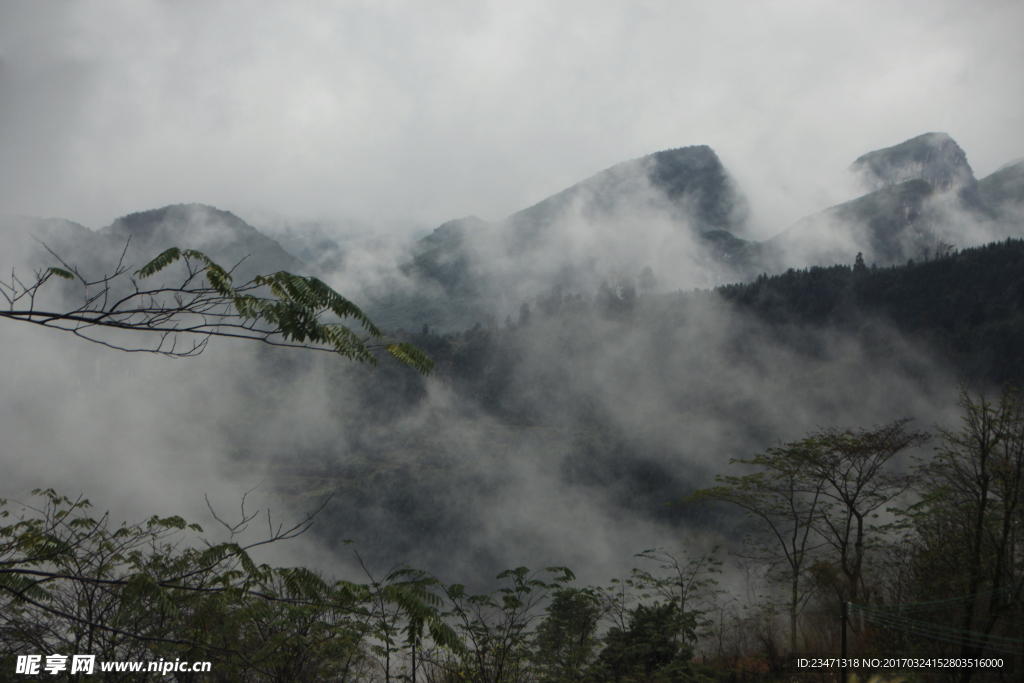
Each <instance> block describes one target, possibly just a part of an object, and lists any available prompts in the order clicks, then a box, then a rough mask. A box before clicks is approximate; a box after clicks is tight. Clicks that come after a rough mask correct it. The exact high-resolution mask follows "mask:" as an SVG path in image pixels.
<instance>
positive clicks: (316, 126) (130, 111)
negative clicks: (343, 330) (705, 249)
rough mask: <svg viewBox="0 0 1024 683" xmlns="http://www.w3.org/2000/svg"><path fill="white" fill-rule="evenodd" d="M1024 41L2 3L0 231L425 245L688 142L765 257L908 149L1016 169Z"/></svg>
mask: <svg viewBox="0 0 1024 683" xmlns="http://www.w3.org/2000/svg"><path fill="white" fill-rule="evenodd" d="M1021 27H1024V3H1021V2H1011V1H1007V2H978V1H977V0H974V1H973V2H960V1H956V2H952V1H947V2H939V1H936V0H928V1H925V2H893V1H892V0H887V1H885V2H864V1H860V0H858V1H857V2H767V1H765V0H752V1H747V2H682V1H675V2H673V1H666V2H656V1H651V2H638V1H636V0H633V1H630V2H603V1H595V0H586V1H581V2H552V0H543V1H540V2H531V1H527V0H516V1H515V2H511V1H507V2H481V1H478V0H472V1H466V2H454V1H453V2H429V3H428V2H382V1H381V0H373V1H370V2H357V1H351V2H333V3H329V2H323V1H316V2H294V1H293V2H287V3H285V2H254V1H246V2H241V1H236V2H215V1H209V0H203V1H202V2H199V1H194V2H155V1H141V0H126V1H124V2H113V1H110V2H108V1H103V2H88V1H81V2H74V3H68V2H60V3H46V2H6V1H5V2H2V4H0V60H2V61H0V212H2V213H22V214H30V215H41V216H60V217H64V218H69V219H72V220H75V221H78V222H81V223H83V224H85V225H87V226H89V227H92V228H99V227H102V226H104V225H106V224H108V223H110V222H111V221H112V220H113V219H114V218H116V217H117V216H119V215H123V214H126V213H130V212H134V211H141V210H146V209H150V208H156V207H159V206H163V205H166V204H171V203H179V202H202V203H207V204H212V205H214V206H216V207H218V208H221V209H226V210H229V211H233V212H235V213H237V214H239V215H241V216H243V217H248V218H250V219H251V220H256V219H257V218H258V217H259V216H270V215H272V216H279V217H284V218H288V219H294V220H304V219H325V218H326V219H338V220H342V219H357V220H359V221H362V222H364V223H365V224H367V225H372V226H377V228H378V229H385V228H394V227H395V226H404V227H406V228H413V227H418V228H420V229H423V228H429V227H434V226H436V225H437V224H439V223H441V222H443V221H445V220H448V219H451V218H455V217H460V216H465V215H469V214H476V215H478V216H480V217H482V218H485V219H489V220H494V219H499V218H502V217H504V216H506V215H508V214H509V213H511V212H513V211H515V210H518V209H521V208H524V207H526V206H528V205H530V204H533V203H535V202H537V201H539V200H540V199H543V198H544V197H545V196H548V195H550V194H553V193H554V192H557V191H559V190H561V189H563V188H565V187H567V186H569V185H571V184H573V183H575V182H577V181H579V180H581V179H583V178H585V177H587V176H589V175H592V174H593V173H596V172H597V171H600V170H602V169H604V168H606V167H608V166H611V165H613V164H615V163H618V162H620V161H624V160H627V159H630V158H634V157H638V156H642V155H645V154H649V153H651V152H654V151H657V150H661V149H666V148H672V147H681V146H686V145H694V144H708V145H711V146H712V147H713V148H714V149H715V150H716V151H717V152H718V153H719V155H720V156H721V157H722V159H723V161H724V162H725V164H726V166H727V167H728V168H729V169H730V170H731V171H732V172H733V174H734V175H735V176H736V177H737V179H738V180H739V182H740V184H741V186H742V187H743V189H744V190H745V191H746V193H747V194H748V196H749V197H750V199H751V203H752V206H753V213H754V219H755V229H756V230H757V231H758V233H764V235H765V236H767V234H769V233H774V232H777V231H778V230H781V229H782V228H783V227H785V225H786V224H788V223H790V222H792V221H795V220H796V219H798V218H800V217H801V216H802V215H804V214H806V213H809V212H811V211H815V210H818V209H821V208H824V207H825V206H828V205H829V204H832V203H835V202H837V201H840V200H842V199H845V198H847V196H848V191H847V190H844V189H843V187H842V186H841V185H840V184H839V179H840V177H841V176H840V172H841V171H842V169H844V168H845V167H846V166H847V165H848V164H849V163H850V162H852V161H853V160H854V159H855V158H856V157H857V156H859V155H860V154H862V153H864V152H866V151H869V150H871V149H877V148H879V147H885V146H889V145H892V144H896V143H898V142H901V141H903V140H905V139H907V138H909V137H913V136H915V135H918V134H920V133H924V132H928V131H945V132H948V133H950V134H951V135H952V136H953V137H954V138H955V139H956V140H957V141H958V142H959V143H960V144H961V146H962V147H963V148H964V149H965V150H966V152H967V155H968V159H969V161H970V163H971V165H972V166H973V167H974V170H975V173H976V174H977V175H978V177H982V176H984V175H986V174H988V173H991V172H992V171H994V170H996V169H997V168H998V167H999V166H1001V165H1003V164H1004V163H1006V162H1007V161H1010V160H1012V159H1014V158H1017V157H1021V156H1024V140H1022V134H1021V131H1024V68H1022V65H1024V41H1021V39H1020V29H1021ZM844 193H847V194H845V195H844Z"/></svg>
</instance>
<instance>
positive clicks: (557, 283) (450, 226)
mask: <svg viewBox="0 0 1024 683" xmlns="http://www.w3.org/2000/svg"><path fill="white" fill-rule="evenodd" d="M747 214H748V205H747V201H746V198H745V197H744V196H743V193H742V192H741V191H740V189H739V186H738V185H737V184H736V182H735V181H734V180H733V178H732V176H731V175H730V174H729V173H728V171H727V170H726V169H725V167H724V166H723V164H722V162H721V161H720V160H719V158H718V156H717V155H716V154H715V152H714V150H712V149H711V148H710V147H708V146H706V145H699V146H692V147H682V148H678V149H670V150H665V151H662V152H656V153H654V154H650V155H648V156H645V157H642V158H639V159H633V160H630V161H626V162H623V163H620V164H617V165H615V166H612V167H611V168H608V169H605V170H604V171H601V172H600V173H597V174H595V175H593V176H591V177H590V178H587V179H585V180H583V181H581V182H579V183H577V184H575V185H573V186H572V187H569V188H567V189H565V190H562V191H561V192H559V193H557V194H555V195H552V196H550V197H548V198H546V199H544V200H542V201H540V202H538V203H537V204H535V205H533V206H531V207H528V208H526V209H523V210H521V211H517V212H516V213H514V214H512V215H511V216H509V217H508V218H507V219H505V220H503V221H500V222H493V223H492V222H487V221H483V220H481V219H479V218H477V217H475V216H471V217H468V218H461V219H456V220H453V221H448V222H446V223H444V224H443V225H441V226H439V227H438V228H437V229H436V230H434V232H433V233H431V234H430V235H428V236H427V237H425V238H423V239H422V240H420V241H419V243H418V244H417V245H416V246H417V253H416V255H415V256H414V258H413V259H412V260H411V261H410V262H408V263H406V264H405V265H404V266H403V267H402V269H401V270H402V272H403V273H404V274H405V275H406V276H407V277H409V278H412V279H413V280H414V281H417V282H419V283H421V287H419V288H418V289H417V293H416V294H415V295H414V298H416V300H417V301H418V303H417V304H416V305H415V306H413V305H411V304H410V302H409V297H408V296H396V295H394V294H393V292H380V291H379V292H376V293H375V295H374V299H375V301H376V303H375V305H374V306H373V307H372V308H373V309H374V310H376V311H378V315H379V316H382V318H383V319H385V320H392V321H395V322H394V324H398V321H400V320H401V318H402V317H403V316H404V313H403V311H404V312H413V313H414V314H421V312H422V311H424V310H431V311H434V312H437V311H439V310H440V309H442V308H443V309H445V310H447V311H448V313H449V314H444V315H442V318H441V319H440V320H437V322H436V323H435V324H439V325H442V326H443V327H448V328H452V327H456V328H457V327H462V326H468V325H471V324H472V322H473V319H474V318H475V319H477V320H479V319H480V312H481V311H491V312H492V313H493V312H495V311H497V309H502V310H504V312H505V313H508V312H515V311H517V310H518V308H519V305H520V303H521V302H522V301H523V300H525V299H528V298H532V297H534V296H536V295H537V294H538V293H540V292H544V291H547V290H549V289H551V288H552V287H562V288H564V289H566V290H573V291H577V292H579V291H593V290H596V289H597V287H598V285H599V284H600V283H601V282H602V281H603V280H607V279H616V280H621V279H622V278H623V277H625V278H627V279H628V278H630V277H636V276H637V274H638V273H639V272H640V271H641V270H642V269H643V268H644V267H647V266H653V268H654V271H655V272H663V273H664V272H669V273H671V274H673V276H674V277H673V280H672V281H674V282H676V283H685V284H687V285H692V286H697V285H702V286H703V285H708V284H714V283H717V282H720V281H729V279H730V277H731V276H732V274H731V271H730V270H729V268H730V266H729V265H728V259H727V258H726V259H722V260H719V259H716V257H715V256H714V255H713V252H715V251H716V250H717V249H718V243H719V242H720V241H722V240H724V241H727V242H742V240H741V239H740V238H738V237H736V236H735V233H739V234H744V233H745V231H746V222H747ZM705 236H707V237H705ZM430 290H434V291H435V295H433V296H430V295H424V294H423V292H424V291H430ZM439 298H444V299H447V301H444V302H441V301H439V300H438V299H439ZM453 300H457V301H459V302H460V304H459V306H460V309H461V313H460V312H459V311H456V310H455V309H453V308H452V307H451V306H450V305H448V304H450V303H451V301H453ZM470 303H472V305H470V306H469V308H465V305H466V304H470ZM499 314H500V315H504V313H499ZM467 315H469V316H473V317H469V318H467V317H466V316H467ZM404 324H405V325H409V323H404ZM413 326H415V325H413Z"/></svg>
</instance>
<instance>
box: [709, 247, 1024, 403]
mask: <svg viewBox="0 0 1024 683" xmlns="http://www.w3.org/2000/svg"><path fill="white" fill-rule="evenodd" d="M935 251H936V254H935V255H934V256H929V257H927V258H925V259H924V260H922V261H918V262H915V261H910V262H908V263H907V264H906V265H904V266H893V267H890V268H878V267H875V266H870V267H869V266H867V265H866V264H865V263H864V262H863V261H862V260H860V259H859V258H858V262H857V263H855V264H853V265H852V266H847V265H836V266H830V267H828V268H822V267H815V268H810V269H804V270H793V269H791V270H789V271H787V272H785V273H783V274H781V275H775V276H772V277H768V276H766V275H762V276H760V277H758V278H757V279H756V280H755V281H754V282H751V283H746V284H736V285H728V286H725V287H720V288H719V289H718V290H717V291H718V292H719V293H720V294H721V295H722V296H723V297H724V298H725V299H726V300H728V301H731V302H733V303H735V304H736V305H737V306H738V307H739V308H740V309H742V310H747V311H750V312H753V313H754V314H755V315H757V316H758V317H759V318H761V319H763V320H765V321H766V322H768V323H770V324H774V325H783V324H806V325H814V326H819V327H824V326H833V327H836V328H839V329H846V330H849V329H854V330H857V329H860V328H863V327H864V326H866V325H870V324H871V323H872V322H873V321H879V320H881V321H884V322H885V323H887V324H891V325H894V326H896V328H897V329H899V330H900V331H901V332H904V333H907V334H910V335H913V337H914V338H915V339H918V340H920V341H922V342H923V343H925V344H927V345H929V346H930V347H931V348H932V349H933V350H934V351H936V352H938V353H939V354H941V355H942V356H944V357H946V358H947V359H948V360H950V361H951V362H952V363H953V364H954V366H955V367H956V369H957V371H958V372H959V374H960V376H961V377H965V378H969V379H971V380H973V381H978V382H994V383H997V384H1002V383H1004V382H1013V383H1016V384H1021V383H1022V382H1024V240H1019V239H1018V240H1014V239H1007V240H1006V241H1005V242H994V243H992V244H988V245H986V246H983V247H976V248H972V249H964V250H960V251H957V250H954V249H952V248H951V247H950V246H949V245H942V244H940V245H939V247H938V248H937V249H936V250H935Z"/></svg>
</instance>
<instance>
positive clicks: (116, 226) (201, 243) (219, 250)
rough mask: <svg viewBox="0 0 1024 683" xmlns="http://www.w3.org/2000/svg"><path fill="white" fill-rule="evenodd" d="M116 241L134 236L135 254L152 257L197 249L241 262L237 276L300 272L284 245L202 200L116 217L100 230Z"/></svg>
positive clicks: (227, 263) (231, 262)
mask: <svg viewBox="0 0 1024 683" xmlns="http://www.w3.org/2000/svg"><path fill="white" fill-rule="evenodd" d="M98 234H99V235H100V236H102V237H103V238H105V239H106V240H108V241H112V242H114V243H116V244H122V245H123V244H125V243H128V242H129V240H130V244H131V247H130V248H131V251H132V255H134V256H137V257H138V258H136V259H134V260H141V259H147V258H152V257H154V256H156V255H157V254H159V253H160V252H162V251H164V250H165V249H168V248H170V247H180V248H182V249H198V250H199V251H202V252H203V253H205V254H206V255H207V256H209V257H210V258H212V259H213V260H214V261H217V262H218V263H220V264H221V265H223V266H225V267H233V266H236V265H237V270H236V271H235V273H236V278H239V279H242V280H246V279H249V278H251V277H252V276H253V275H257V274H260V273H264V274H265V273H271V272H275V271H278V270H288V271H297V270H301V268H302V263H301V262H300V261H299V260H298V259H297V258H295V257H294V256H292V255H291V254H289V253H288V252H287V251H285V250H284V249H283V248H282V247H281V245H280V244H278V243H277V242H275V241H274V240H272V239H270V238H269V237H267V236H266V235H264V234H262V233H261V232H259V231H258V230H256V228H254V227H252V226H251V225H249V224H248V223H246V222H245V221H243V220H242V219H241V218H239V217H238V216H236V215H234V214H233V213H230V212H228V211H221V210H220V209H216V208H214V207H212V206H206V205H203V204H175V205H173V206H165V207H163V208H162V209H153V210H151V211H141V212H139V213H133V214H129V215H127V216H123V217H121V218H118V219H117V220H116V221H114V222H113V223H111V224H110V225H108V226H107V227H105V228H103V229H102V230H100V231H99V232H98Z"/></svg>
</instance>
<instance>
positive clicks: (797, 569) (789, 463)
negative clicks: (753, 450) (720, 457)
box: [688, 439, 826, 651]
mask: <svg viewBox="0 0 1024 683" xmlns="http://www.w3.org/2000/svg"><path fill="white" fill-rule="evenodd" d="M815 446H816V443H815V442H814V441H813V440H812V439H804V440H802V441H795V442H792V443H788V444H785V445H782V446H779V447H776V448H770V449H768V451H766V452H765V453H763V454H760V455H756V456H754V457H753V458H751V459H749V460H740V459H734V460H732V461H730V464H739V465H746V466H748V467H753V468H755V469H756V471H755V472H753V473H752V474H747V475H744V476H738V477H737V476H722V475H718V476H717V477H715V481H716V482H718V484H719V485H718V486H715V487H713V488H709V489H703V490H700V491H697V492H695V493H694V494H693V495H692V496H691V497H690V498H689V499H688V500H690V501H691V502H701V501H720V502H724V503H731V504H733V505H736V506H737V507H739V508H741V509H742V510H744V511H745V512H746V513H747V516H748V517H749V518H750V520H751V522H752V524H751V529H750V532H751V533H750V535H748V536H747V543H748V545H749V546H750V547H751V548H752V549H753V555H754V556H755V557H756V558H757V559H759V560H762V561H764V562H767V563H768V565H769V566H770V567H771V568H773V569H774V568H778V567H781V568H782V574H783V577H782V578H783V579H784V580H785V581H786V582H787V583H788V585H789V600H788V611H789V632H790V638H789V644H790V650H791V651H796V648H797V617H798V615H799V613H800V609H801V606H802V605H803V604H804V602H805V595H804V591H803V590H802V579H803V577H804V575H805V573H806V572H807V570H808V568H809V566H810V564H811V562H812V560H813V555H814V552H815V551H816V550H817V549H818V548H819V547H820V546H821V545H822V542H821V539H820V537H819V536H818V535H817V534H816V532H815V529H816V528H817V525H818V524H819V522H820V521H821V517H822V514H823V507H824V506H823V501H824V495H825V489H826V482H825V480H824V479H823V478H822V477H821V476H818V475H817V474H816V473H815V472H813V470H811V469H810V468H808V467H807V466H806V463H807V462H808V460H809V458H810V454H809V453H807V451H808V450H809V449H812V448H814V447H815Z"/></svg>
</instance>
